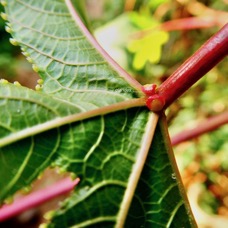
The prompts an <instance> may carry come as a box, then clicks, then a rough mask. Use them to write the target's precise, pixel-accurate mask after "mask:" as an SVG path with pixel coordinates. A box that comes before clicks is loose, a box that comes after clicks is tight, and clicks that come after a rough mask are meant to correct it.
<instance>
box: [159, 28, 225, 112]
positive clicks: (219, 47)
mask: <svg viewBox="0 0 228 228" xmlns="http://www.w3.org/2000/svg"><path fill="white" fill-rule="evenodd" d="M227 44H228V24H226V25H225V26H224V27H223V28H222V29H220V30H219V31H218V32H217V33H216V34H215V35H214V36H212V37H211V38H210V39H209V40H208V41H207V42H206V43H205V44H204V45H203V46H202V47H201V48H200V49H199V50H198V51H196V52H195V54H193V55H192V56H191V57H190V58H189V59H187V60H186V61H185V62H184V63H183V64H182V65H181V66H180V67H179V68H178V69H177V70H176V71H175V72H174V73H173V74H172V75H171V76H170V77H169V78H168V79H167V80H166V81H165V82H163V83H162V84H161V85H160V86H159V88H158V89H157V94H158V95H159V96H160V97H162V98H163V99H164V101H165V106H164V108H167V107H168V106H169V105H171V104H172V103H173V102H174V101H175V100H176V99H177V98H179V97H180V96H181V95H182V94H183V93H184V92H185V91H186V90H188V89H189V88H190V87H191V86H192V85H193V84H194V83H195V82H197V81H198V80H199V79H200V78H201V77H203V76H204V75H205V74H206V73H207V72H208V71H210V70H211V69H212V68H213V67H214V66H215V65H216V64H217V63H218V62H220V61H221V60H222V59H223V58H224V57H225V56H226V55H227V54H228V45H227Z"/></svg>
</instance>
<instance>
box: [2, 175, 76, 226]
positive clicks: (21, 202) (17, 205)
mask: <svg viewBox="0 0 228 228" xmlns="http://www.w3.org/2000/svg"><path fill="white" fill-rule="evenodd" d="M78 183H79V178H77V179H75V180H74V181H72V180H71V178H69V177H68V178H65V179H63V180H60V181H58V182H57V183H55V184H53V185H52V186H50V187H48V188H45V189H42V190H39V191H36V192H33V193H31V194H29V195H27V196H24V197H22V198H20V199H18V200H15V202H14V203H13V204H10V205H4V206H3V207H2V208H0V222H2V221H5V220H7V219H9V218H12V217H14V216H16V215H19V214H20V213H22V212H24V211H27V210H28V209H31V208H34V207H37V206H39V205H41V204H43V203H45V202H48V201H49V200H51V199H54V198H55V197H57V196H60V195H64V194H66V193H69V192H70V191H71V190H73V189H74V187H75V186H76V185H77V184H78Z"/></svg>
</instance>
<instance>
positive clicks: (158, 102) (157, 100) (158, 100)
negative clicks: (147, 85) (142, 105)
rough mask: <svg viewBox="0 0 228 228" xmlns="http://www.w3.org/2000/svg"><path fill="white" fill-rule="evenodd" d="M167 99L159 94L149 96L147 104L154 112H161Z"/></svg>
mask: <svg viewBox="0 0 228 228" xmlns="http://www.w3.org/2000/svg"><path fill="white" fill-rule="evenodd" d="M164 105H165V100H164V99H163V98H162V97H161V96H159V95H158V94H154V95H152V96H149V97H148V98H147V100H146V106H147V107H148V108H149V109H150V110H151V111H153V112H159V111H161V110H162V109H163V107H164Z"/></svg>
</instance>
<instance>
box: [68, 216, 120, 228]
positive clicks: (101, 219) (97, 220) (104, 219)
mask: <svg viewBox="0 0 228 228" xmlns="http://www.w3.org/2000/svg"><path fill="white" fill-rule="evenodd" d="M115 220H116V217H115V216H102V217H98V218H95V219H90V220H88V221H86V222H82V223H79V224H77V225H75V226H70V228H80V227H86V226H91V225H95V224H97V223H100V222H115Z"/></svg>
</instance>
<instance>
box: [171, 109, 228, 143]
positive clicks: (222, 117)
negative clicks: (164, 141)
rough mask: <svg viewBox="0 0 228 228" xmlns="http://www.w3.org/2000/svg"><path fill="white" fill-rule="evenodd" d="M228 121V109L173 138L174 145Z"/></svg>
mask: <svg viewBox="0 0 228 228" xmlns="http://www.w3.org/2000/svg"><path fill="white" fill-rule="evenodd" d="M227 123H228V111H226V112H224V113H221V114H219V115H217V116H214V117H211V118H209V119H207V120H205V121H204V122H203V123H201V124H199V125H198V126H196V127H195V128H193V129H189V130H185V131H183V132H181V133H179V134H177V135H175V136H174V137H172V138H171V143H172V145H173V146H174V145H177V144H179V143H181V142H184V141H187V140H190V139H193V138H196V137H198V136H200V135H202V134H204V133H207V132H210V131H213V130H215V129H217V128H219V127H220V126H222V125H224V124H227Z"/></svg>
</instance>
